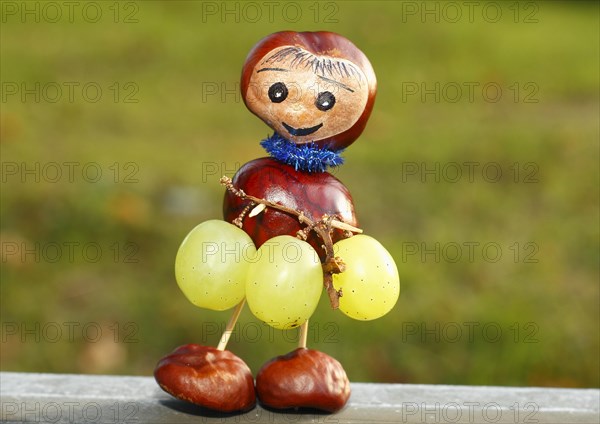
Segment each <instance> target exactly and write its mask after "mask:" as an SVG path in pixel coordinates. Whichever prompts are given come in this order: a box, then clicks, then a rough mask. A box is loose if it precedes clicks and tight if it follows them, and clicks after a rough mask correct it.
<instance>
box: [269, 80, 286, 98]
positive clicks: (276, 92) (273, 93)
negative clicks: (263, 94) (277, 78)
mask: <svg viewBox="0 0 600 424" xmlns="http://www.w3.org/2000/svg"><path fill="white" fill-rule="evenodd" d="M287 96H288V89H287V87H286V86H285V84H284V83H282V82H276V83H275V84H273V85H272V86H271V87H269V99H271V101H272V102H273V103H281V102H283V101H284V100H285V99H286V98H287Z"/></svg>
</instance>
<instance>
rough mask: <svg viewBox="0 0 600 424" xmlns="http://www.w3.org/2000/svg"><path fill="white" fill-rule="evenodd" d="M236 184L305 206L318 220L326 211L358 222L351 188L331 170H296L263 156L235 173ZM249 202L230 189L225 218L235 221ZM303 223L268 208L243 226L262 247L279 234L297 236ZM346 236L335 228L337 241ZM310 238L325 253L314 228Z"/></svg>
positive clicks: (297, 206) (293, 205)
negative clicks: (310, 171)
mask: <svg viewBox="0 0 600 424" xmlns="http://www.w3.org/2000/svg"><path fill="white" fill-rule="evenodd" d="M233 184H234V185H235V186H236V187H237V188H239V189H240V190H243V191H244V192H246V194H249V195H252V196H255V197H258V198H261V199H265V200H268V201H270V202H274V203H279V204H280V205H283V206H286V207H289V208H293V209H296V210H301V211H303V212H304V213H305V214H306V216H307V217H308V218H310V219H312V220H314V221H318V220H320V219H321V218H322V217H323V215H336V216H337V217H338V219H340V220H342V221H344V222H346V223H348V224H350V225H354V226H357V225H358V224H357V222H356V216H355V214H354V204H353V202H352V197H351V196H350V192H349V191H348V189H347V188H346V187H345V186H344V184H342V183H341V181H340V180H338V179H337V178H335V177H334V176H333V175H331V174H330V173H328V172H318V173H308V172H302V171H296V170H295V169H294V168H293V167H292V166H289V165H285V164H282V163H281V162H278V161H277V160H275V159H272V158H261V159H255V160H253V161H250V162H248V163H246V164H245V165H244V166H242V167H241V168H240V170H239V171H238V172H237V173H236V175H235V176H234V177H233ZM248 204H249V202H248V201H246V200H242V199H240V198H239V197H237V196H236V195H234V194H232V193H230V192H229V191H227V192H226V193H225V199H224V202H223V216H224V219H225V220H226V221H228V222H233V220H234V219H236V218H237V217H238V216H239V215H240V213H242V211H243V210H244V208H245V207H246V206H247V205H248ZM302 227H303V226H301V225H300V223H299V221H298V218H297V217H295V216H292V215H289V214H286V213H285V212H281V211H278V210H275V209H272V208H267V209H266V210H265V211H264V212H262V213H260V214H259V215H257V216H255V217H248V216H246V217H244V219H243V227H242V229H243V230H244V231H246V232H247V233H248V235H250V237H251V238H252V240H253V241H254V243H255V245H256V247H257V248H258V247H260V246H261V245H262V244H263V243H264V242H265V241H267V240H268V239H270V238H273V237H275V236H280V235H286V234H287V235H290V236H296V233H297V232H298V231H299V230H301V229H302ZM342 238H343V232H342V231H340V230H335V231H334V233H333V241H334V243H335V242H336V241H338V240H340V239H342ZM307 242H309V243H310V244H311V245H312V246H313V248H314V249H315V250H316V251H317V252H319V254H320V255H321V257H324V256H323V255H324V251H323V248H322V247H321V245H322V241H321V239H320V238H319V237H318V236H317V235H316V234H315V232H314V231H311V232H310V234H309V237H308V239H307Z"/></svg>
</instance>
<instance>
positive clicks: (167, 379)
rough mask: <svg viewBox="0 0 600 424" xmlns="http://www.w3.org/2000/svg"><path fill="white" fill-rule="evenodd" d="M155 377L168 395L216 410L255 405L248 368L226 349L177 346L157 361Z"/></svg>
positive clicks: (224, 410)
mask: <svg viewBox="0 0 600 424" xmlns="http://www.w3.org/2000/svg"><path fill="white" fill-rule="evenodd" d="M154 378H155V379H156V381H157V383H158V384H159V385H160V387H161V388H162V389H163V390H164V391H166V392H167V393H169V394H170V395H172V396H174V397H176V398H178V399H181V400H184V401H187V402H191V403H194V404H196V405H199V406H202V407H204V408H208V409H212V410H215V411H220V412H236V411H248V410H250V409H252V408H253V407H254V406H255V405H256V394H255V391H254V378H253V377H252V373H251V371H250V368H248V365H246V363H245V362H244V361H242V360H241V359H240V358H239V357H237V356H236V355H234V354H233V353H231V352H229V351H227V350H218V349H215V348H214V347H210V346H201V345H197V344H187V345H184V346H180V347H178V348H177V349H175V350H174V351H173V352H171V353H170V354H168V355H166V356H165V357H163V358H162V359H161V360H160V361H159V362H158V364H157V365H156V368H155V370H154Z"/></svg>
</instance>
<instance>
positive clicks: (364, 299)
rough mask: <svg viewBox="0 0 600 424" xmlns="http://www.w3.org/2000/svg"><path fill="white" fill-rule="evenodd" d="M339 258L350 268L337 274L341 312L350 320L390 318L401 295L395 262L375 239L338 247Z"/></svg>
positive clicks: (359, 239)
mask: <svg viewBox="0 0 600 424" xmlns="http://www.w3.org/2000/svg"><path fill="white" fill-rule="evenodd" d="M333 248H334V253H335V256H338V257H340V258H341V259H342V260H343V261H344V263H345V264H346V269H345V271H344V272H342V273H340V274H333V284H334V286H335V288H336V289H342V292H343V296H342V297H341V298H340V309H341V311H342V312H343V313H345V314H346V315H348V316H349V317H350V318H354V319H358V320H365V321H368V320H372V319H377V318H380V317H382V316H383V315H385V314H387V313H388V312H389V311H390V310H391V309H392V308H393V307H394V305H395V304H396V301H397V300H398V296H399V295H400V277H399V276H398V269H397V268H396V264H395V262H394V259H393V258H392V256H391V255H390V254H389V252H388V251H387V250H385V248H384V247H383V246H382V245H381V243H379V242H378V241H377V240H375V239H374V238H373V237H370V236H367V235H364V234H358V235H355V236H352V237H350V238H347V239H344V240H340V241H338V242H337V243H335V244H334V246H333Z"/></svg>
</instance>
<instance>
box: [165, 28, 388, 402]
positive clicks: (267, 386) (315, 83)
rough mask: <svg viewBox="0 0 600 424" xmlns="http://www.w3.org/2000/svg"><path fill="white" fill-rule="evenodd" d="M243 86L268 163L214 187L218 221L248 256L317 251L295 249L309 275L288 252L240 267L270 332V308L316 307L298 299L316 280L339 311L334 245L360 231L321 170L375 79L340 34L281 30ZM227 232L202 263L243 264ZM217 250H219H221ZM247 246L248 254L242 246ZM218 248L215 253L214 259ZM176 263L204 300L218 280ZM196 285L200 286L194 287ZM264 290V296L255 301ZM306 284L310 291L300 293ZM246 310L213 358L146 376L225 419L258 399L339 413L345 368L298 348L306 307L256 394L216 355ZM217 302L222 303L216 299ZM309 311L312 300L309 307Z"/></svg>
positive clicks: (216, 236)
mask: <svg viewBox="0 0 600 424" xmlns="http://www.w3.org/2000/svg"><path fill="white" fill-rule="evenodd" d="M240 87H241V91H242V98H243V99H244V103H245V104H246V106H247V107H248V109H249V110H250V111H251V112H252V113H253V114H255V115H256V116H258V117H259V118H260V119H261V120H263V121H264V122H265V123H266V124H267V125H268V126H269V127H271V128H272V129H273V131H274V133H273V135H272V136H270V137H267V138H266V139H264V140H262V141H261V146H262V147H263V148H264V149H265V150H266V151H267V153H268V154H269V156H270V157H266V158H260V159H255V160H252V161H250V162H248V163H246V164H245V165H243V166H242V167H241V168H240V169H239V171H238V172H237V173H236V175H235V176H234V177H233V179H232V180H231V179H229V178H227V177H223V178H222V179H221V183H222V184H223V185H224V186H225V187H226V188H227V191H226V193H225V197H224V200H223V216H224V220H225V221H227V222H230V223H232V224H235V225H237V226H238V227H239V228H241V229H242V230H244V231H245V232H246V234H247V235H248V236H250V238H251V239H252V242H253V243H254V245H255V246H252V249H250V250H251V251H254V248H260V247H261V245H263V244H264V243H265V242H266V241H268V240H269V239H272V238H274V237H277V236H284V235H287V236H294V237H295V236H298V237H300V238H305V239H306V241H307V242H308V243H310V245H311V246H312V248H314V251H313V249H312V248H310V246H308V245H306V243H303V247H304V248H305V249H300V250H299V251H302V252H305V253H306V254H310V255H311V257H312V258H313V260H312V262H311V266H310V275H309V276H307V275H303V273H302V271H306V268H308V266H306V265H302V266H301V267H300V268H298V267H296V268H293V267H290V266H289V265H290V264H291V263H293V262H294V259H292V256H289V257H288V256H286V253H285V252H287V251H285V252H284V254H283V255H281V256H282V257H281V258H279V257H276V258H274V259H273V260H271V259H265V258H270V256H268V255H263V256H262V257H261V259H257V258H246V257H244V260H245V261H248V262H250V261H251V260H255V259H256V261H255V262H253V263H251V264H250V265H249V266H248V267H249V271H248V275H251V276H252V277H251V278H250V277H248V278H247V279H246V281H245V283H246V285H245V290H246V291H245V294H246V299H247V301H248V304H249V306H250V309H251V310H252V308H253V303H252V302H255V303H254V306H256V303H260V302H259V301H257V300H256V299H260V300H261V301H262V302H263V303H264V304H262V303H261V305H260V308H261V309H260V313H256V315H257V316H259V318H261V319H263V320H265V322H275V321H274V320H271V321H269V320H268V318H265V317H266V315H265V313H264V312H265V311H267V312H269V310H270V309H272V311H275V313H276V314H274V315H277V314H278V313H279V312H282V311H283V312H285V311H286V307H288V306H289V305H286V304H285V303H286V302H288V301H289V302H304V305H305V306H307V305H308V302H309V301H312V299H304V300H303V299H302V296H303V295H306V296H308V295H309V292H310V296H312V294H313V293H314V294H316V295H319V288H320V284H321V281H320V280H321V277H322V280H323V285H324V287H325V288H326V291H327V294H328V296H329V299H330V302H331V306H332V307H333V308H334V309H335V308H337V307H338V305H339V298H340V297H341V296H342V295H343V293H342V291H341V290H337V289H336V288H335V286H334V284H333V275H334V274H336V273H338V274H339V273H341V272H344V270H346V272H349V270H351V269H352V268H350V266H346V264H345V263H344V262H343V258H341V259H340V258H337V257H336V255H335V252H334V243H336V242H338V241H339V242H340V243H342V242H343V241H342V239H343V238H345V237H349V236H350V235H351V234H352V233H360V232H362V230H360V229H359V228H357V225H358V224H357V219H356V216H355V212H354V204H353V201H352V196H351V195H350V192H349V191H348V189H347V188H346V187H345V186H344V184H343V183H342V182H341V181H340V180H338V179H337V178H336V177H334V176H333V175H331V174H330V173H329V172H327V169H328V168H330V167H336V166H339V165H341V164H342V163H343V159H342V157H341V153H342V151H343V150H344V149H345V148H347V147H348V146H349V145H351V144H352V143H353V142H354V141H355V140H356V139H357V138H358V137H359V136H360V135H361V133H362V131H363V130H364V128H365V125H366V123H367V120H368V118H369V115H370V114H371V110H372V109H373V104H374V102H375V95H376V90H377V81H376V78H375V74H374V72H373V68H372V66H371V64H370V63H369V60H368V59H367V57H366V56H365V55H364V54H363V53H362V52H361V51H360V50H359V49H358V48H357V47H356V46H355V45H354V44H353V43H352V42H350V41H349V40H348V39H346V38H344V37H342V36H341V35H338V34H335V33H332V32H325V31H320V32H293V31H283V32H278V33H275V34H271V35H269V36H267V37H265V38H263V39H262V40H261V41H259V42H258V43H257V44H256V46H254V48H253V49H252V50H251V52H250V53H249V55H248V57H247V58H246V62H245V64H244V67H243V70H242V76H241V86H240ZM213 227H214V225H213ZM207 228H208V227H207ZM235 230H236V231H239V232H240V233H242V235H243V236H244V237H243V238H244V239H247V238H248V237H247V236H246V234H243V232H242V231H241V230H239V229H238V228H235ZM226 232H227V231H224V230H223V229H218V230H214V229H213V231H212V232H210V231H209V230H208V229H207V232H206V234H207V236H206V237H207V239H206V240H196V239H194V240H196V242H198V243H199V242H200V241H202V243H200V244H199V245H201V246H205V245H206V246H209V247H211V248H212V250H208V248H207V250H206V251H202V252H199V255H200V257H202V255H203V254H204V255H207V254H210V255H214V254H219V255H221V257H223V255H225V256H226V255H228V254H229V253H235V254H240V253H241V254H245V253H247V251H246V250H243V246H241V247H240V248H241V249H242V250H243V251H242V252H239V251H236V252H232V250H231V248H229V250H228V249H226V248H224V247H223V246H227V243H226V242H228V240H225V238H226V237H225V233H226ZM220 236H223V238H222V239H220ZM238 238H239V237H235V239H236V240H237V239H238ZM186 240H189V239H187V238H186V239H184V243H185V242H186ZM219 240H221V243H217V241H219ZM294 241H297V240H294ZM247 242H248V243H247V244H252V243H250V240H247ZM288 242H289V243H288V244H289V245H293V244H294V243H291V242H290V241H289V240H288ZM234 244H235V243H234ZM182 246H183V244H182ZM216 247H218V248H219V249H221V250H219V251H216V250H214V249H215V248H216ZM180 249H181V248H180ZM203 249H204V247H203ZM307 249H308V250H307ZM274 251H275V250H274ZM315 251H316V252H317V253H318V255H319V256H318V258H317V256H316V254H315ZM259 252H260V250H259ZM279 253H281V252H279ZM359 253H360V252H359ZM194 254H195V253H194ZM192 257H195V256H194V255H192ZM294 258H295V257H294ZM319 259H320V262H321V264H319ZM213 262H214V261H213ZM213 262H211V266H213V265H214V266H215V269H217V270H218V271H219V272H220V271H221V269H220V268H218V266H219V265H222V266H223V267H225V272H224V274H228V273H230V272H231V264H230V263H228V262H227V261H225V260H222V261H220V262H218V261H217V262H214V263H213ZM177 264H179V266H180V267H181V269H180V270H179V271H181V272H176V275H179V276H180V278H185V277H184V276H186V275H188V274H190V275H193V276H194V277H193V278H194V280H193V281H194V284H192V285H191V286H190V285H188V282H187V280H186V286H185V287H186V290H189V291H193V292H194V293H195V294H197V295H198V296H203V295H207V294H208V290H207V285H208V284H209V283H210V284H213V283H214V281H212V279H211V278H209V277H206V276H205V275H207V274H200V273H198V272H196V271H197V270H196V267H201V268H202V270H203V271H205V270H207V266H205V265H203V264H202V262H198V261H195V260H193V261H180V262H178V261H176V266H177ZM215 264H216V265H215ZM255 264H256V265H255ZM312 265H314V266H312ZM320 265H322V271H323V272H322V273H321V266H320ZM253 266H255V268H253ZM211 269H212V268H211ZM211 269H208V271H210V270H211ZM208 271H207V272H208ZM198 275H204V277H199V278H196V277H197V276H198ZM211 275H214V274H211ZM219 275H220V274H219ZM227 277H228V276H226V277H225V279H227ZM280 277H281V278H280ZM208 280H210V281H208ZM259 280H261V281H260V282H261V286H260V287H261V290H260V291H258V289H257V287H258V281H259ZM265 281H266V282H268V283H271V284H272V285H271V286H267V289H266V290H262V287H263V286H264V285H263V282H265ZM307 281H308V282H307ZM360 281H363V280H360ZM178 282H179V280H178ZM225 283H227V282H226V281H225V282H224V284H225ZM309 283H310V287H314V290H312V291H310V290H307V287H308V286H309ZM216 284H219V282H218V281H217V282H216ZM275 287H277V289H275ZM251 290H254V292H251ZM257 293H258V294H259V295H257V296H254V294H257ZM280 293H283V295H280ZM312 297H315V296H312ZM246 299H244V300H242V301H241V302H240V303H239V304H238V305H237V306H236V308H235V310H234V313H233V315H232V317H231V319H230V321H229V323H228V324H227V327H226V329H225V331H224V333H223V335H222V336H221V341H220V342H219V345H218V348H217V349H215V348H212V347H206V346H199V345H194V344H190V345H185V346H181V347H179V348H177V349H176V350H175V351H174V352H172V353H171V354H169V355H167V356H165V357H164V358H162V359H161V360H160V361H159V363H158V365H157V366H156V369H155V372H154V376H155V379H156V381H157V382H158V383H159V385H160V386H161V387H162V388H163V389H164V390H165V391H167V392H168V393H170V394H171V395H173V396H175V397H177V398H179V399H182V400H185V401H188V402H192V403H194V404H197V405H201V406H203V407H205V408H209V409H213V410H217V411H222V412H236V411H247V410H249V409H251V408H252V407H254V405H255V403H256V396H257V395H258V397H259V400H260V402H261V403H262V404H263V405H265V406H268V407H271V408H275V409H287V408H313V409H319V410H322V411H326V412H336V411H339V410H340V409H342V408H343V407H344V405H345V404H346V402H347V401H348V399H349V397H350V383H349V381H348V377H347V376H346V372H345V371H344V369H343V367H342V365H341V364H340V363H339V362H338V361H337V360H335V359H334V358H332V357H330V356H328V355H327V354H325V353H322V352H319V351H316V350H311V349H307V348H306V332H307V328H308V321H307V319H308V318H309V316H310V314H312V311H314V308H313V309H310V311H309V312H307V313H306V314H305V315H306V316H303V317H302V322H300V321H299V322H298V323H297V324H301V333H300V334H301V337H300V343H299V348H298V349H296V350H294V351H292V352H290V353H288V354H287V355H283V356H278V357H276V358H273V359H272V360H271V361H269V362H267V363H266V364H265V365H264V366H263V367H262V368H261V370H260V372H259V373H258V375H257V379H256V392H255V388H254V380H253V378H252V374H251V372H250V370H249V368H248V366H247V365H246V364H245V363H244V362H243V361H242V360H241V359H240V358H238V357H237V356H235V355H234V354H233V353H231V352H228V351H226V350H224V349H225V347H226V345H227V341H228V339H229V336H230V335H231V333H232V331H233V329H234V327H235V323H236V320H237V319H238V317H239V314H240V312H241V310H242V308H243V307H244V304H245V302H246ZM371 300H372V299H371ZM221 301H222V302H224V296H223V297H222V299H221ZM221 301H220V300H219V298H218V297H217V298H215V299H212V302H213V303H214V304H215V305H212V306H214V307H215V309H218V310H223V309H226V307H222V308H221V309H219V307H221V306H223V305H221V304H220V302H221ZM317 301H318V297H316V301H315V302H314V305H315V306H316V303H317ZM230 306H231V305H227V307H230ZM285 313H286V314H287V312H285ZM288 319H289V318H288ZM294 319H295V318H294ZM273 326H275V325H273Z"/></svg>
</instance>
